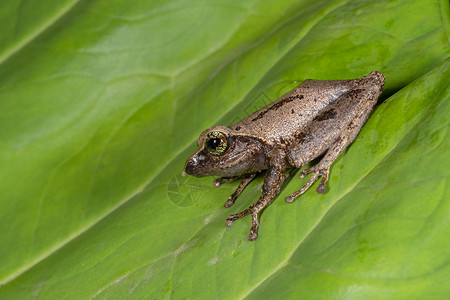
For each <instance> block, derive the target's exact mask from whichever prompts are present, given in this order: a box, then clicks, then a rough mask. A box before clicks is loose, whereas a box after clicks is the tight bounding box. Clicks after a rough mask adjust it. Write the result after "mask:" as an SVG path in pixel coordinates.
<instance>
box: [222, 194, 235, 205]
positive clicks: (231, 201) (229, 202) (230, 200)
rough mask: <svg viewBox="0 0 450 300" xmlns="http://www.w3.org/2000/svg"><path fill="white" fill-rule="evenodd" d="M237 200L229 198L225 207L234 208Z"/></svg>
mask: <svg viewBox="0 0 450 300" xmlns="http://www.w3.org/2000/svg"><path fill="white" fill-rule="evenodd" d="M235 200H236V199H235V198H232V197H231V196H230V198H228V200H227V202H225V204H224V205H223V206H225V207H226V208H228V207H231V206H233V204H234V201H235Z"/></svg>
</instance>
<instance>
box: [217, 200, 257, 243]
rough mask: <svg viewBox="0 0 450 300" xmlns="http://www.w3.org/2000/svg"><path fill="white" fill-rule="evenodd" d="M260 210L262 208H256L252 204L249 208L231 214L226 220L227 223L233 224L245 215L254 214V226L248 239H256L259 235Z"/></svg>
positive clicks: (227, 224)
mask: <svg viewBox="0 0 450 300" xmlns="http://www.w3.org/2000/svg"><path fill="white" fill-rule="evenodd" d="M259 212H260V209H258V208H255V207H253V205H252V206H250V207H249V208H247V209H245V210H243V211H241V212H240V213H238V214H234V215H230V216H229V217H228V218H227V220H226V222H225V225H226V226H227V227H229V226H231V225H232V224H233V222H234V221H235V220H237V219H240V218H242V217H245V216H246V215H248V214H252V227H251V228H250V234H249V235H248V240H249V241H254V240H256V238H257V237H258V228H259V217H258V213H259Z"/></svg>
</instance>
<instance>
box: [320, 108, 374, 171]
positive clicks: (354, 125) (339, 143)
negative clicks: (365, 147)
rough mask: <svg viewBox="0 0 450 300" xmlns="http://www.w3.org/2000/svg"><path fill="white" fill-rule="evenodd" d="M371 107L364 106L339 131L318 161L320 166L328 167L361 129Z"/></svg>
mask: <svg viewBox="0 0 450 300" xmlns="http://www.w3.org/2000/svg"><path fill="white" fill-rule="evenodd" d="M371 111H372V107H370V106H369V107H366V109H365V110H363V111H362V112H361V113H360V114H358V115H357V116H356V117H355V118H354V119H353V120H352V121H351V122H350V124H349V125H348V126H347V127H346V128H345V129H344V130H343V131H342V132H341V134H340V135H339V136H338V138H337V139H336V141H335V142H334V143H333V144H332V145H331V147H330V148H329V150H328V151H327V153H326V154H325V156H324V157H323V159H322V160H321V161H320V162H319V164H320V165H321V167H325V168H329V167H330V166H331V164H332V163H333V162H334V161H335V160H336V159H337V158H338V156H339V155H340V154H341V153H342V152H343V151H344V150H345V148H347V146H348V145H350V144H351V143H352V142H353V141H354V140H355V138H356V136H357V135H358V133H359V132H360V131H361V128H362V126H363V125H364V123H365V122H366V120H367V118H368V117H369V114H370V112H371Z"/></svg>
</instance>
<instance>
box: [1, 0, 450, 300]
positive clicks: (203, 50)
mask: <svg viewBox="0 0 450 300" xmlns="http://www.w3.org/2000/svg"><path fill="white" fill-rule="evenodd" d="M0 27H1V28H2V34H1V35H0V232H1V234H0V299H19V298H26V299H28V298H39V299H63V298H66V299H88V298H99V299H104V298H109V299H117V298H136V299H165V298H171V299H185V298H189V299H215V298H221V299H242V298H248V299H261V298H266V299H268V298H274V299H275V298H276V299H280V298H284V299H289V298H306V299H380V298H384V299H438V298H443V297H445V296H446V295H449V294H450V285H449V280H450V214H449V211H450V190H449V185H448V179H449V174H450V171H449V170H450V158H449V155H448V151H449V148H450V134H449V116H450V114H449V112H450V95H449V81H450V80H449V78H450V60H449V57H450V51H449V32H450V24H449V3H448V1H445V0H433V1H430V0H416V1H400V0H397V1H395V0H394V1H388V0H385V1H368V0H367V1H360V0H354V1H348V0H347V1H342V0H340V1H322V2H317V1H312V0H310V1H299V0H296V1H294V0H282V1H276V2H275V1H269V0H248V1H233V0H218V1H206V0H189V1H184V0H183V1H181V0H178V1H176V0H174V1H166V0H165V1H162V0H160V1H138V0H136V1H125V0H103V1H102V0H95V1H75V0H72V1H68V0H66V1H64V0H58V1H55V0H45V1H21V0H9V1H3V3H2V9H1V11H0ZM372 70H378V71H380V72H382V73H383V74H384V75H385V77H386V85H385V89H384V92H383V95H382V97H381V100H382V101H383V103H382V104H381V105H380V106H379V107H377V108H376V110H375V111H374V113H373V114H372V116H371V117H370V119H369V121H368V122H367V124H366V125H365V126H364V128H363V130H362V131H361V133H360V135H359V136H358V138H357V140H356V141H355V142H354V143H353V144H352V145H351V147H349V148H348V150H347V151H346V152H345V153H344V154H343V155H342V156H341V157H340V158H339V159H338V160H337V161H336V162H335V163H334V165H333V166H332V169H331V173H330V181H329V183H328V184H327V191H326V192H325V193H324V194H322V195H318V194H316V193H315V192H314V190H313V189H311V190H310V191H308V192H307V193H306V194H305V195H303V196H302V197H300V198H298V199H297V201H296V202H294V203H293V204H287V203H285V202H284V201H282V199H284V197H286V196H287V195H289V194H290V193H292V192H293V191H295V190H297V189H299V188H300V187H301V186H302V185H303V184H304V182H305V180H304V179H303V180H301V179H298V177H297V176H292V177H291V178H290V180H289V182H288V183H287V184H285V186H284V188H283V190H282V193H281V195H280V196H279V197H278V198H277V200H276V201H275V202H274V203H273V204H272V205H271V206H270V207H269V208H268V209H266V210H265V212H264V213H263V214H262V216H261V221H262V225H261V229H260V236H259V238H258V240H257V241H256V242H248V241H247V240H246V238H247V234H248V230H249V226H250V223H251V222H250V218H248V217H247V218H244V219H242V220H239V221H237V222H235V224H234V225H233V226H232V227H230V228H226V227H225V226H224V224H225V219H226V217H227V216H228V214H231V213H235V212H237V211H240V210H242V209H244V208H246V207H247V206H248V205H249V204H250V203H252V202H253V201H255V200H256V199H257V197H258V196H259V194H260V188H261V184H262V180H261V178H259V179H257V180H255V181H254V182H253V183H252V184H251V185H250V186H249V187H248V188H247V189H246V190H245V192H244V193H243V195H242V196H241V197H240V198H239V199H238V201H237V203H236V204H235V205H234V206H233V207H232V208H230V209H225V208H224V207H223V203H224V202H225V200H226V199H227V197H228V195H229V194H231V193H232V192H233V190H234V189H235V188H236V186H237V184H238V183H232V184H226V185H223V186H222V187H220V188H219V189H217V188H214V187H213V186H212V178H202V179H198V178H193V177H190V176H187V177H181V172H182V170H183V166H184V162H185V160H186V159H187V158H188V157H189V155H190V154H191V153H192V152H193V151H194V150H195V148H196V139H197V137H198V135H199V133H200V132H201V131H203V130H204V129H205V128H208V127H211V126H213V125H218V124H223V125H229V124H231V123H233V122H235V121H237V120H239V119H240V118H242V117H244V116H245V115H247V114H248V113H251V112H252V111H254V110H256V109H258V108H260V107H261V106H263V105H264V104H266V103H268V102H270V101H273V100H274V99H276V98H277V97H279V96H280V95H282V94H283V93H284V92H286V91H288V90H289V89H290V88H292V87H293V86H295V85H296V84H298V83H296V82H300V81H302V80H304V79H306V78H313V79H347V78H356V77H360V76H363V75H366V74H367V73H369V72H370V71H372ZM297 174H298V173H297ZM313 188H315V187H313Z"/></svg>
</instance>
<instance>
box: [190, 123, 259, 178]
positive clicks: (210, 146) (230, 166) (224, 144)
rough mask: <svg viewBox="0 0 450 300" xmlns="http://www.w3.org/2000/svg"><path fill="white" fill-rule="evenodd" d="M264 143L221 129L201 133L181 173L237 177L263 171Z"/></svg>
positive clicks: (214, 128) (218, 127)
mask: <svg viewBox="0 0 450 300" xmlns="http://www.w3.org/2000/svg"><path fill="white" fill-rule="evenodd" d="M265 148H266V147H264V143H263V142H262V141H260V140H258V139H256V138H254V137H249V136H245V135H237V134H234V133H233V132H232V130H231V129H230V128H228V127H225V126H215V127H213V128H210V129H207V130H205V131H203V132H202V133H201V134H200V136H199V138H198V149H197V151H196V152H195V153H194V154H193V155H192V156H191V157H190V158H189V159H188V160H187V161H186V165H185V167H184V172H185V173H187V174H189V175H193V176H196V177H203V176H208V175H217V176H239V175H243V174H246V173H250V172H256V171H260V170H263V169H265V164H266V163H265V150H264V149H265Z"/></svg>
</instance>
